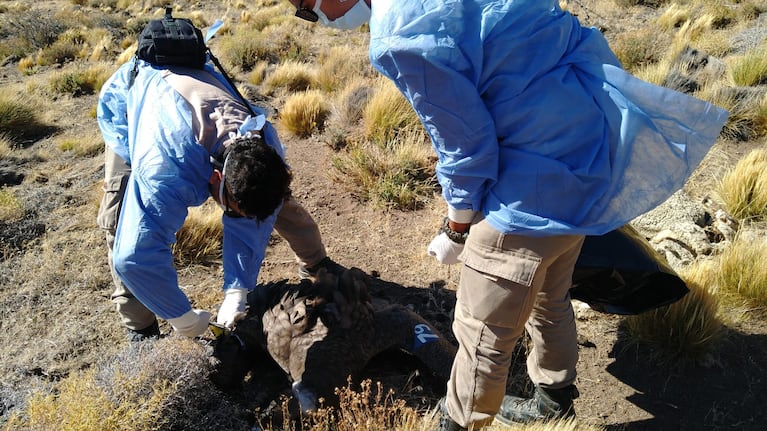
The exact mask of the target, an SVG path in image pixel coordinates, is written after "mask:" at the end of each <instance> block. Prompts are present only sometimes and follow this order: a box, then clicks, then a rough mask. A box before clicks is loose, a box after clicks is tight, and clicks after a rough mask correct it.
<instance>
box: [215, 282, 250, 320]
mask: <svg viewBox="0 0 767 431" xmlns="http://www.w3.org/2000/svg"><path fill="white" fill-rule="evenodd" d="M247 304H248V289H244V288H242V287H230V288H229V289H226V291H224V301H223V302H222V303H221V307H219V309H218V316H216V323H218V324H219V325H224V326H226V327H227V328H229V329H232V328H233V327H234V324H235V323H237V321H238V320H240V319H242V318H244V317H245V316H246V315H247V313H246V306H247Z"/></svg>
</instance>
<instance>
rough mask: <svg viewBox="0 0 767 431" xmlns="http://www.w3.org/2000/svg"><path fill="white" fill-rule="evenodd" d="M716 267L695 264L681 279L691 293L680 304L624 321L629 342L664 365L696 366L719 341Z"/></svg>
mask: <svg viewBox="0 0 767 431" xmlns="http://www.w3.org/2000/svg"><path fill="white" fill-rule="evenodd" d="M715 272H716V268H715V267H714V266H712V265H711V263H710V262H697V263H695V264H693V265H691V266H690V267H688V268H686V269H685V270H684V271H683V272H682V273H680V276H681V277H682V279H683V280H685V282H686V283H687V287H688V288H689V289H690V292H689V293H688V294H687V295H685V296H684V297H683V298H682V299H680V300H679V301H677V302H675V303H673V304H671V305H668V306H665V307H661V308H657V309H654V310H650V311H648V312H645V313H642V314H639V315H636V316H627V317H626V319H625V320H624V323H625V326H626V329H627V331H628V336H629V342H630V343H633V344H641V345H646V346H649V347H651V348H652V349H654V351H653V352H652V354H653V356H654V359H655V360H658V361H659V362H661V363H664V364H673V363H682V364H689V363H697V362H700V361H702V360H704V359H705V357H706V355H707V354H708V353H709V352H711V351H712V350H713V349H714V348H715V347H716V346H717V345H718V344H719V342H720V341H721V338H722V335H723V329H724V327H723V324H722V320H721V319H720V317H719V316H718V314H719V300H718V298H717V296H716V295H714V294H713V293H712V292H711V288H712V285H713V283H714V281H715Z"/></svg>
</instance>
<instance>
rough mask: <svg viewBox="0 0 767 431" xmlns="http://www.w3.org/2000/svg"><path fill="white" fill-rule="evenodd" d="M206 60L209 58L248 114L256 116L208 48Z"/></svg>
mask: <svg viewBox="0 0 767 431" xmlns="http://www.w3.org/2000/svg"><path fill="white" fill-rule="evenodd" d="M208 58H210V61H212V62H213V64H215V65H216V67H217V68H218V70H219V72H221V75H223V76H224V79H226V82H228V83H229V86H230V87H232V89H233V90H234V93H235V94H236V95H237V97H239V98H240V100H242V103H243V104H245V107H246V108H247V109H248V112H250V115H252V116H253V117H256V116H258V114H256V112H255V111H254V110H253V108H252V107H251V106H250V103H248V101H247V100H246V99H245V97H243V96H242V94H241V93H240V90H238V89H237V86H236V85H234V82H233V81H232V78H230V77H229V74H228V73H226V71H225V70H224V68H223V67H221V63H220V62H219V61H218V59H217V58H216V56H215V55H213V53H212V52H210V48H208Z"/></svg>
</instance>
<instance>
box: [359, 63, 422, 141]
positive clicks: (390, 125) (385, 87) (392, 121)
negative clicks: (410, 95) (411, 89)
mask: <svg viewBox="0 0 767 431" xmlns="http://www.w3.org/2000/svg"><path fill="white" fill-rule="evenodd" d="M362 118H363V122H364V130H365V138H366V139H368V140H369V141H371V142H373V143H375V144H377V145H380V146H383V147H385V146H386V145H387V143H388V142H390V141H393V140H394V139H396V137H397V135H398V134H399V133H401V132H402V131H404V132H405V133H410V132H411V131H413V130H416V129H422V127H421V121H420V120H419V119H418V116H417V115H416V113H415V111H413V108H412V107H411V106H410V103H409V102H408V101H407V99H405V96H403V95H402V93H400V91H399V90H398V89H397V87H396V86H395V85H394V84H393V83H392V82H391V81H389V80H388V79H385V78H383V77H379V78H377V79H376V80H375V82H374V84H373V95H372V96H371V97H370V100H368V103H367V105H365V110H364V111H363V114H362Z"/></svg>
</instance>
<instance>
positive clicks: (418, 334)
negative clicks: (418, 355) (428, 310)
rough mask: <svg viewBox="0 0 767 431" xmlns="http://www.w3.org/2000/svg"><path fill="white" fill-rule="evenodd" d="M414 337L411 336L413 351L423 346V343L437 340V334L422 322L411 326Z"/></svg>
mask: <svg viewBox="0 0 767 431" xmlns="http://www.w3.org/2000/svg"><path fill="white" fill-rule="evenodd" d="M413 332H414V335H415V337H413V351H415V350H417V349H419V348H421V347H423V345H424V344H428V343H431V342H433V341H437V340H439V335H437V334H435V333H434V331H433V330H432V329H431V328H430V327H429V325H426V324H424V323H419V324H417V325H415V326H414V327H413Z"/></svg>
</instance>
